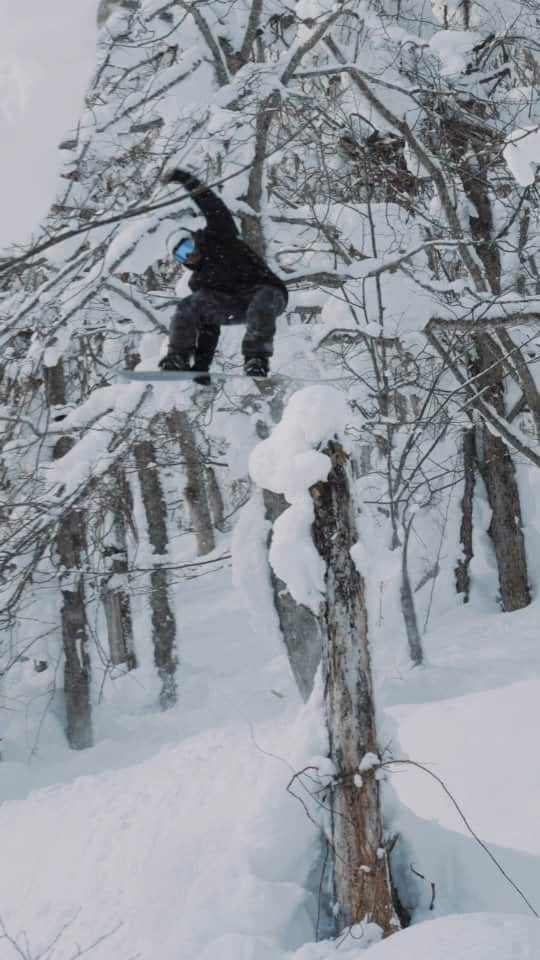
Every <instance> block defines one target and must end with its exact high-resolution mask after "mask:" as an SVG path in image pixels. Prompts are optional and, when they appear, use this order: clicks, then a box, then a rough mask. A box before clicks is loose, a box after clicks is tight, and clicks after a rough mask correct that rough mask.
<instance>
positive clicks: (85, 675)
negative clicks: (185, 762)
mask: <svg viewBox="0 0 540 960" xmlns="http://www.w3.org/2000/svg"><path fill="white" fill-rule="evenodd" d="M44 370H45V391H46V396H47V402H48V404H49V406H50V407H53V408H54V407H63V406H64V404H65V402H66V392H65V391H66V386H65V377H64V364H63V362H62V361H59V363H57V364H56V366H54V367H45V368H44ZM73 444H74V440H73V439H72V438H71V437H69V436H63V437H60V438H59V439H58V441H57V442H56V444H55V446H54V448H53V451H52V457H53V460H59V459H60V458H61V457H63V456H64V455H65V454H66V453H68V452H69V450H71V448H72V446H73ZM86 522H87V514H86V511H85V510H82V509H79V508H76V507H71V508H70V509H68V510H66V512H65V513H64V514H63V516H62V518H61V520H60V523H59V526H58V532H57V534H56V551H57V554H58V564H59V567H60V571H61V573H60V589H61V593H62V611H61V618H62V644H63V648H64V704H65V709H66V737H67V741H68V744H69V746H70V747H71V749H72V750H84V749H86V748H87V747H92V746H93V744H94V735H93V730H92V706H91V702H90V675H91V671H90V656H89V653H88V629H87V622H86V610H85V597H84V579H83V576H82V565H83V561H84V555H85V548H86Z"/></svg>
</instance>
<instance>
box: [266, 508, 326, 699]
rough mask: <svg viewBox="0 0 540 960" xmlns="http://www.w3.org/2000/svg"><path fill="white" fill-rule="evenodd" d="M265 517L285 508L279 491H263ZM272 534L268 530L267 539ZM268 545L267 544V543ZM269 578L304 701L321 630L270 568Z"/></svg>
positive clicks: (316, 660) (274, 517) (312, 676)
mask: <svg viewBox="0 0 540 960" xmlns="http://www.w3.org/2000/svg"><path fill="white" fill-rule="evenodd" d="M263 501H264V506H265V517H266V519H267V520H269V521H270V522H271V523H272V524H273V523H274V521H275V520H277V518H278V517H279V516H280V515H281V514H282V513H283V511H284V510H286V508H287V501H286V500H285V497H284V496H282V494H278V493H272V492H271V491H270V490H263ZM271 537H272V534H271V533H270V539H271ZM268 546H270V544H268ZM270 580H271V583H272V592H273V595H274V606H275V608H276V611H277V615H278V619H279V625H280V628H281V634H282V636H283V642H284V644H285V649H286V650H287V656H288V658H289V663H290V665H291V670H292V673H293V676H294V679H295V680H296V685H297V687H298V689H299V691H300V696H301V697H302V699H303V700H304V701H306V700H308V699H309V696H310V694H311V691H312V690H313V684H314V681H315V674H316V673H317V669H318V667H319V664H320V662H321V643H322V641H321V629H320V626H319V621H318V619H317V617H316V616H315V615H314V614H313V613H312V612H311V610H310V609H309V607H304V606H302V605H301V604H299V603H296V600H294V598H293V597H292V596H291V594H290V593H289V591H288V590H287V586H286V584H284V583H283V581H282V580H280V579H279V577H277V576H276V574H275V573H274V571H273V570H272V568H271V567H270Z"/></svg>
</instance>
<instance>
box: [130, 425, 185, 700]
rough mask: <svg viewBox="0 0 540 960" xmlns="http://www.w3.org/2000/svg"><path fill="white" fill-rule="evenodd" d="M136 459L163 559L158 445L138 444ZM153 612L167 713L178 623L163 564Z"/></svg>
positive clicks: (157, 572)
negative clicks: (156, 447) (170, 598)
mask: <svg viewBox="0 0 540 960" xmlns="http://www.w3.org/2000/svg"><path fill="white" fill-rule="evenodd" d="M134 456H135V463H136V466H137V472H138V475H139V482H140V486H141V495H142V500H143V504H144V509H145V512H146V522H147V525H148V539H149V541H150V543H151V545H152V548H153V550H154V553H155V554H157V555H158V556H159V555H161V556H163V555H164V554H166V553H167V548H168V536H167V523H166V519H167V505H166V503H165V497H164V495H163V489H162V486H161V480H160V477H159V470H158V466H157V453H156V449H155V446H154V444H153V443H152V442H151V441H149V440H145V441H143V442H142V443H138V444H136V446H135V447H134ZM150 608H151V611H152V642H153V647H154V663H155V665H156V668H157V672H158V675H159V678H160V680H161V684H162V687H161V694H160V704H161V706H162V708H163V709H167V708H168V707H171V706H173V704H174V703H176V681H175V674H176V666H177V661H176V650H175V638H176V622H175V618H174V613H173V611H172V608H171V604H170V600H169V583H168V573H167V570H166V569H165V568H164V567H163V566H161V565H160V564H159V563H157V564H156V566H155V568H154V570H153V571H152V573H151V575H150Z"/></svg>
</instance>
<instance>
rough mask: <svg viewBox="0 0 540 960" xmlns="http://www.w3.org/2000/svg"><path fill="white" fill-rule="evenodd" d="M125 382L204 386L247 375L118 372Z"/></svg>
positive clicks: (251, 378) (141, 371)
mask: <svg viewBox="0 0 540 960" xmlns="http://www.w3.org/2000/svg"><path fill="white" fill-rule="evenodd" d="M116 372H117V373H119V374H120V376H121V377H124V379H125V380H143V381H147V382H148V383H166V382H167V381H171V380H173V381H174V380H187V381H189V380H191V381H195V382H196V383H202V384H203V385H207V384H211V383H213V384H215V383H226V382H227V381H228V380H238V379H240V378H241V379H246V375H245V374H244V373H242V371H239V372H238V373H225V372H223V371H222V370H218V371H216V372H214V371H212V370H209V371H205V370H117V371H116ZM247 379H249V380H268V377H248V378H247Z"/></svg>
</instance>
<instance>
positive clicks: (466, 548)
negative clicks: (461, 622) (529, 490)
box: [454, 427, 475, 603]
mask: <svg viewBox="0 0 540 960" xmlns="http://www.w3.org/2000/svg"><path fill="white" fill-rule="evenodd" d="M474 448H475V439H474V427H471V428H470V429H468V430H464V432H463V473H464V486H463V496H462V498H461V529H460V538H459V539H460V543H461V549H462V555H461V557H460V558H459V559H458V561H457V563H456V568H455V571H454V572H455V577H456V590H457V592H458V593H462V594H463V602H464V603H468V602H469V593H470V587H471V578H470V573H469V566H470V563H471V560H472V558H473V505H474V484H475V451H474Z"/></svg>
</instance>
